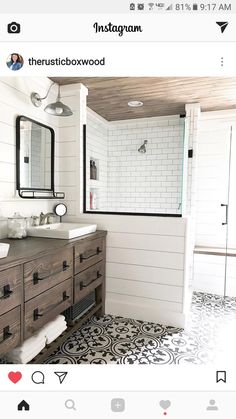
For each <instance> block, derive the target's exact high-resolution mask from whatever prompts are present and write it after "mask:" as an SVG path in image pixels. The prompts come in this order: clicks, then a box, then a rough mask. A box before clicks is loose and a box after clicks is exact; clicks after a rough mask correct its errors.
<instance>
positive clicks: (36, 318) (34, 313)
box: [33, 308, 43, 321]
mask: <svg viewBox="0 0 236 419" xmlns="http://www.w3.org/2000/svg"><path fill="white" fill-rule="evenodd" d="M33 317H34V321H36V320H38V318H39V317H43V314H39V309H38V308H36V309H35V310H34V312H33Z"/></svg>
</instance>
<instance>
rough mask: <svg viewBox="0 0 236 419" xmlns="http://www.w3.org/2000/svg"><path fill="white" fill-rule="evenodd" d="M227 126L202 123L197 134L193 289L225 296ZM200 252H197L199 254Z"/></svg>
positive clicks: (227, 176) (227, 188) (227, 192)
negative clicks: (197, 157)
mask: <svg viewBox="0 0 236 419" xmlns="http://www.w3.org/2000/svg"><path fill="white" fill-rule="evenodd" d="M230 134H231V129H230V126H229V125H225V124H220V123H219V122H217V121H216V123H215V128H214V129H213V130H212V121H211V123H210V124H207V123H205V125H204V126H203V127H202V129H201V132H200V135H199V149H198V156H199V161H198V182H197V197H196V199H197V206H196V207H197V209H196V247H197V249H196V254H195V257H194V288H195V290H196V291H201V292H205V293H210V294H216V295H220V296H224V294H225V288H226V280H225V275H226V249H227V230H228V226H227V215H228V203H229V202H228V195H229V167H230V139H231V135H230ZM198 249H199V251H198Z"/></svg>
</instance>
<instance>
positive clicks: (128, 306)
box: [106, 296, 186, 328]
mask: <svg viewBox="0 0 236 419" xmlns="http://www.w3.org/2000/svg"><path fill="white" fill-rule="evenodd" d="M106 314H111V315H113V316H121V317H127V318H131V319H135V320H143V321H148V322H153V323H158V324H163V325H166V326H173V327H181V328H184V327H185V320H186V319H185V317H186V316H185V314H184V313H179V312H175V311H170V310H162V309H161V308H160V307H158V302H157V304H156V307H155V309H154V308H153V306H152V307H150V305H149V303H148V302H147V303H144V302H143V303H139V304H134V303H132V302H127V301H122V296H121V300H120V301H117V300H114V299H112V298H107V300H106Z"/></svg>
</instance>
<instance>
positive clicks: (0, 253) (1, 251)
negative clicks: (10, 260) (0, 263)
mask: <svg viewBox="0 0 236 419" xmlns="http://www.w3.org/2000/svg"><path fill="white" fill-rule="evenodd" d="M9 247H10V244H8V243H0V259H2V258H6V257H7V255H8V251H9Z"/></svg>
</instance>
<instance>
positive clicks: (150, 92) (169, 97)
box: [51, 77, 236, 121]
mask: <svg viewBox="0 0 236 419" xmlns="http://www.w3.org/2000/svg"><path fill="white" fill-rule="evenodd" d="M51 79H52V80H53V81H55V82H57V83H59V84H60V85H65V84H73V83H83V84H84V85H85V86H87V87H88V90H89V93H88V100H87V104H88V107H89V108H91V109H92V110H93V111H95V112H97V113H98V114H99V115H101V116H102V117H103V118H105V119H107V120H108V121H116V120H122V119H130V118H145V117H153V116H164V115H176V114H183V113H184V110H185V104H186V103H194V102H199V103H200V104H201V109H202V111H217V110H225V109H234V108H235V109H236V77H230V78H227V77H53V78H51ZM130 100H139V101H142V102H143V104H144V105H143V107H140V108H130V107H129V106H128V105H127V103H128V102H129V101H130Z"/></svg>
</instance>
